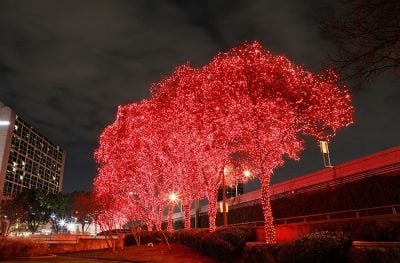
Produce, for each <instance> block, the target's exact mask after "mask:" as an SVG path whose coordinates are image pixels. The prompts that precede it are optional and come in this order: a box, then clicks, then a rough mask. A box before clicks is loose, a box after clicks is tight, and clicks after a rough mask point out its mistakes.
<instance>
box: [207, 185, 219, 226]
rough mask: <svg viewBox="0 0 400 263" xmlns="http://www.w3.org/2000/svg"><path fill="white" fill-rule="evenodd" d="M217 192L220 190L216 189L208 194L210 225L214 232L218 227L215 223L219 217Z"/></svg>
mask: <svg viewBox="0 0 400 263" xmlns="http://www.w3.org/2000/svg"><path fill="white" fill-rule="evenodd" d="M217 193H218V190H215V191H212V192H211V193H209V195H208V225H209V230H210V232H214V231H215V229H216V228H217V227H216V225H215V220H216V218H217Z"/></svg>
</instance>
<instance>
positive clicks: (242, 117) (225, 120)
mask: <svg viewBox="0 0 400 263" xmlns="http://www.w3.org/2000/svg"><path fill="white" fill-rule="evenodd" d="M338 83H339V79H338V76H337V75H335V74H334V73H333V72H332V71H330V70H326V71H324V72H322V73H318V74H313V73H311V72H309V71H307V70H305V69H304V68H302V67H301V66H296V65H294V64H293V63H292V62H290V61H289V60H288V59H287V58H285V57H284V56H277V55H273V54H271V53H270V52H269V51H267V50H265V49H263V48H262V46H261V45H260V44H259V43H257V42H254V43H250V44H249V43H245V44H243V45H241V46H239V47H236V48H233V49H231V50H229V51H228V52H226V53H221V54H218V55H217V56H216V57H215V58H214V59H213V60H212V61H211V62H210V63H209V64H207V65H205V66H204V67H202V68H199V69H194V68H191V67H190V65H188V64H187V65H183V66H180V67H178V68H176V69H175V70H174V72H172V73H171V74H170V75H169V76H167V77H164V78H163V79H162V80H161V81H159V82H158V83H155V84H153V85H152V86H151V94H152V96H151V99H149V100H143V101H141V102H139V103H132V104H128V105H124V106H120V107H119V108H118V113H117V118H116V121H115V122H114V123H113V124H111V125H110V126H108V127H107V128H106V129H105V130H104V132H103V133H102V135H101V136H100V141H99V147H98V149H97V150H96V152H95V159H96V160H97V162H98V164H99V167H100V168H99V174H98V176H97V177H96V179H95V182H94V188H95V190H96V192H97V193H98V196H99V197H101V198H104V197H107V196H110V195H113V198H112V200H113V202H115V203H116V205H115V207H125V209H120V210H121V211H125V210H127V209H128V208H129V210H131V212H130V213H133V212H134V213H136V214H138V215H140V216H141V217H142V219H143V220H144V221H146V222H148V225H151V227H150V226H149V228H152V225H153V224H155V225H156V228H160V227H161V216H162V211H164V209H166V207H168V206H169V204H168V201H167V200H166V198H164V197H165V196H167V195H168V193H169V192H170V191H171V189H175V190H176V191H177V192H179V193H180V200H181V202H182V204H183V207H184V218H185V228H189V227H190V205H191V203H192V201H193V200H194V199H196V198H203V197H206V198H207V199H208V200H209V224H210V230H211V231H214V230H215V227H216V226H215V218H216V204H217V191H218V187H219V185H220V183H221V178H222V177H221V176H222V175H223V171H224V169H228V168H227V167H228V166H229V165H230V163H231V161H232V160H231V159H232V158H231V157H232V155H235V154H238V153H241V154H242V155H243V156H245V159H246V162H247V163H250V164H251V165H250V166H252V168H251V169H250V170H252V172H247V170H246V169H247V168H246V167H244V166H245V164H242V166H243V167H241V168H240V169H236V170H237V171H236V172H235V169H233V170H232V172H230V174H232V176H227V178H228V179H230V180H235V181H236V182H237V181H240V180H247V179H248V178H247V177H250V175H251V177H254V176H258V177H260V179H261V190H262V197H261V202H262V206H263V215H264V220H265V232H266V242H267V243H274V242H275V231H274V226H273V224H272V222H273V216H272V211H271V206H270V200H269V183H270V177H271V175H272V173H273V171H274V169H276V168H277V167H279V166H281V165H283V164H284V157H285V156H286V157H288V158H292V159H295V160H298V159H299V155H300V153H301V151H302V150H303V149H304V141H303V140H302V139H301V138H302V137H301V136H303V135H308V136H312V137H314V138H316V139H317V140H326V141H329V140H330V139H331V138H332V137H333V136H334V135H335V134H336V132H337V130H338V129H340V128H343V127H345V126H347V125H350V124H351V123H352V112H353V108H352V105H351V98H350V95H349V92H348V91H347V90H346V89H345V87H342V86H341V85H340V84H338ZM239 155H240V154H239ZM239 159H240V158H239ZM228 170H230V168H229V169H228ZM239 171H240V172H239ZM243 175H244V176H243ZM130 192H133V193H135V194H134V197H135V198H134V200H132V198H129V196H130V195H129V194H126V193H130ZM101 198H100V199H101ZM127 200H128V201H127ZM129 200H130V201H129ZM132 211H133V212H132ZM125 213H128V211H126V212H125ZM121 218H122V217H121ZM123 218H125V219H126V218H128V217H127V216H124V217H123Z"/></svg>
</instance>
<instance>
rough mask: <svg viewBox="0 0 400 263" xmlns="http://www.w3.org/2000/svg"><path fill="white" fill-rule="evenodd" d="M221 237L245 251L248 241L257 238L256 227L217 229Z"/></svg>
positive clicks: (236, 248) (239, 249) (237, 248)
mask: <svg viewBox="0 0 400 263" xmlns="http://www.w3.org/2000/svg"><path fill="white" fill-rule="evenodd" d="M216 234H217V236H218V237H219V238H221V239H223V240H225V241H227V242H229V243H231V244H232V246H233V247H235V250H238V251H243V248H244V247H245V245H246V242H251V241H255V240H256V236H257V234H256V229H255V228H254V227H241V226H233V227H223V228H220V229H218V230H217V231H216Z"/></svg>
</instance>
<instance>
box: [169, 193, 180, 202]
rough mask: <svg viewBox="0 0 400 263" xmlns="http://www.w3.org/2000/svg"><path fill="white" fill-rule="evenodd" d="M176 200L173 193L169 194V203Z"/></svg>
mask: <svg viewBox="0 0 400 263" xmlns="http://www.w3.org/2000/svg"><path fill="white" fill-rule="evenodd" d="M177 199H178V196H177V195H176V194H175V193H174V192H172V193H170V194H169V200H170V201H171V202H175V201H176V200H177Z"/></svg>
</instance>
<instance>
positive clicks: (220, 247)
mask: <svg viewBox="0 0 400 263" xmlns="http://www.w3.org/2000/svg"><path fill="white" fill-rule="evenodd" d="M234 250H235V247H234V246H233V245H232V244H231V243H230V242H228V241H225V240H223V239H221V238H219V237H218V234H217V233H209V234H207V235H204V236H203V237H202V239H201V246H200V253H201V254H202V255H204V256H208V257H213V258H215V259H217V260H218V261H219V262H231V261H232V259H233V258H234V256H235V255H236V253H235V252H234Z"/></svg>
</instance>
